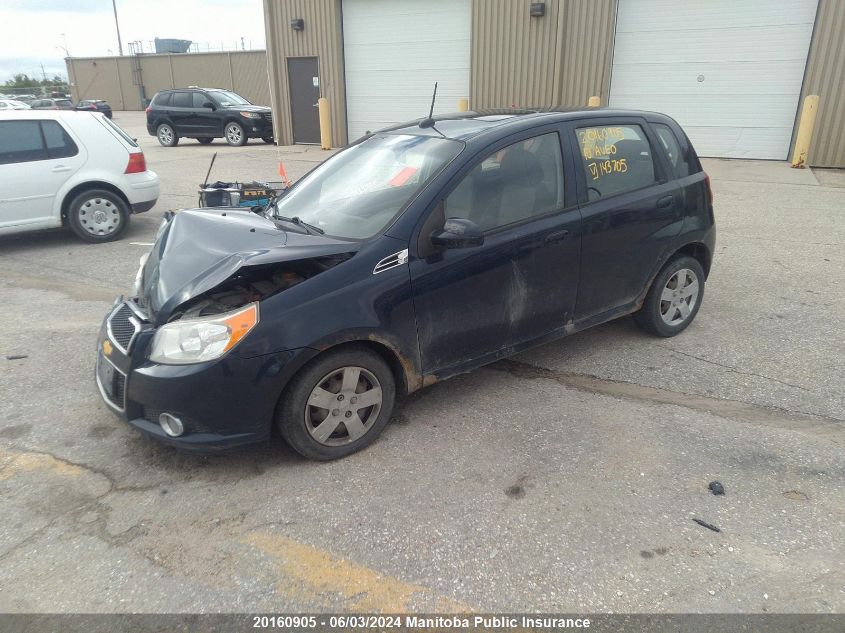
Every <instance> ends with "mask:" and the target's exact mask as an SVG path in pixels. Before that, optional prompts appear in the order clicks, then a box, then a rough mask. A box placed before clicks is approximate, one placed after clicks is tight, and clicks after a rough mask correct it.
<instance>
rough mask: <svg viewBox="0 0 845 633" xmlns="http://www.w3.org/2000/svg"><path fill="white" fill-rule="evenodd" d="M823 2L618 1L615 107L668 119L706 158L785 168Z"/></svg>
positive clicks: (613, 81) (612, 92) (612, 94)
mask: <svg viewBox="0 0 845 633" xmlns="http://www.w3.org/2000/svg"><path fill="white" fill-rule="evenodd" d="M816 4H817V0H743V1H741V2H738V1H736V0H701V1H698V2H677V1H674V0H619V9H618V14H617V25H616V38H615V42H614V57H613V68H612V71H611V86H610V99H609V103H610V105H611V106H612V107H620V108H634V109H642V110H654V111H658V112H665V113H666V114H669V115H670V116H673V117H674V118H675V119H677V120H678V122H679V123H680V124H681V125H682V126H683V127H684V129H685V130H686V131H687V134H689V136H690V138H691V139H692V141H693V143H694V145H695V146H696V149H697V150H698V152H699V153H700V154H701V155H702V156H725V157H743V158H778V159H785V158H786V156H787V153H788V151H789V143H790V140H791V136H792V128H793V125H794V122H795V115H796V111H797V108H798V99H799V96H800V92H801V83H802V80H803V76H804V68H805V65H806V60H807V52H808V50H809V45H810V39H811V37H812V31H813V23H814V20H815V13H816Z"/></svg>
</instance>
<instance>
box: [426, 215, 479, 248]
mask: <svg viewBox="0 0 845 633" xmlns="http://www.w3.org/2000/svg"><path fill="white" fill-rule="evenodd" d="M431 243H432V244H434V245H435V246H439V247H441V248H471V247H473V246H481V245H482V244H484V233H482V232H481V228H480V227H479V226H478V225H477V224H476V223H475V222H473V221H472V220H465V219H464V218H449V219H448V220H446V222H445V223H444V225H443V230H442V231H440V232H436V231H435V232H434V233H432V235H431Z"/></svg>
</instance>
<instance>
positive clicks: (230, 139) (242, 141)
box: [223, 121, 249, 147]
mask: <svg viewBox="0 0 845 633" xmlns="http://www.w3.org/2000/svg"><path fill="white" fill-rule="evenodd" d="M223 136H225V137H226V142H227V143H228V144H229V145H232V146H234V147H240V146H241V145H246V142H247V140H249V137H248V136H247V133H246V130H245V129H244V126H243V125H241V124H240V123H238V122H237V121H229V122H228V123H227V124H226V126H225V127H224V128H223Z"/></svg>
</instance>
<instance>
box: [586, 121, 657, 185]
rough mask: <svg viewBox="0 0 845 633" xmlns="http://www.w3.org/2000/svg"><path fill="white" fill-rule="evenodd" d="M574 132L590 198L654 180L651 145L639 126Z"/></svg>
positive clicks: (592, 128)
mask: <svg viewBox="0 0 845 633" xmlns="http://www.w3.org/2000/svg"><path fill="white" fill-rule="evenodd" d="M576 134H577V136H578V147H579V148H580V150H581V159H582V162H581V165H582V168H583V170H584V174H585V176H586V179H587V195H588V198H589V200H590V201H592V200H599V199H601V198H607V197H608V196H614V195H617V194H620V193H625V192H626V191H633V190H635V189H641V188H643V187H647V186H648V185H650V184H653V183H654V182H656V181H657V178H656V176H655V169H654V159H653V156H652V153H651V145H650V144H649V142H648V139H647V138H646V135H645V132H643V129H642V127H640V126H639V125H607V126H597V127H581V128H578V129H577V130H576Z"/></svg>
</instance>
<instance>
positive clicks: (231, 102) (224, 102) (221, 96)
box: [208, 90, 252, 108]
mask: <svg viewBox="0 0 845 633" xmlns="http://www.w3.org/2000/svg"><path fill="white" fill-rule="evenodd" d="M208 94H209V95H210V96H211V97H212V98H213V99H214V100H215V101H216V102H217V105H219V106H221V107H223V108H228V107H230V106H236V105H252V104H251V103H250V102H249V101H247V100H246V99H244V98H243V97H242V96H241V95H238V94H235V93H234V92H229V91H227V90H215V91H214V92H209V93H208Z"/></svg>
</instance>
